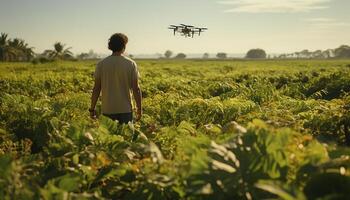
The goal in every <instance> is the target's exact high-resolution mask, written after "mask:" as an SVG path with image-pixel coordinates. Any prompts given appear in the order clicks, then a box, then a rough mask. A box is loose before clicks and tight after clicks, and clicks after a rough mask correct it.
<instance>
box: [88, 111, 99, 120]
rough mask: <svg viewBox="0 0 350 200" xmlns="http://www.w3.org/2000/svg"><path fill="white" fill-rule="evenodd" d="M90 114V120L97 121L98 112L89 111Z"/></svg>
mask: <svg viewBox="0 0 350 200" xmlns="http://www.w3.org/2000/svg"><path fill="white" fill-rule="evenodd" d="M89 112H90V118H91V119H97V115H96V110H95V109H89Z"/></svg>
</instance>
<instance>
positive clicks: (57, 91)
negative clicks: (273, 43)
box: [0, 48, 350, 200]
mask: <svg viewBox="0 0 350 200" xmlns="http://www.w3.org/2000/svg"><path fill="white" fill-rule="evenodd" d="M63 49H64V48H63ZM63 49H61V50H63ZM138 63H139V66H140V71H141V81H140V82H141V88H142V90H143V94H144V95H143V96H144V100H143V107H144V115H143V118H142V119H141V121H139V122H136V123H134V124H128V125H121V124H118V123H116V122H114V121H112V120H110V119H109V118H106V117H103V116H100V117H99V119H98V120H97V121H93V120H91V119H89V118H88V112H87V110H88V108H89V103H90V99H89V97H90V92H91V91H90V90H91V88H92V84H93V76H92V73H93V71H94V66H95V63H94V62H93V61H84V62H63V61H60V62H58V61H55V62H51V63H46V64H36V65H33V64H29V63H11V64H8V63H0V199H48V200H49V199H188V200H192V199H248V200H250V199H285V200H290V199H348V198H349V194H348V191H349V187H350V186H349V182H350V181H349V177H350V171H349V169H350V157H349V154H350V149H349V147H347V146H346V145H347V144H349V143H350V133H349V127H350V125H349V122H350V115H349V104H350V95H349V92H350V90H349V82H350V72H349V68H348V67H347V66H348V65H349V62H348V61H342V60H327V61H311V60H306V61H242V62H240V61H209V60H208V61H205V62H203V61H201V62H199V61H196V60H194V61H191V60H182V61H176V60H166V59H162V60H159V61H154V60H145V61H143V60H140V61H138ZM98 112H100V105H98Z"/></svg>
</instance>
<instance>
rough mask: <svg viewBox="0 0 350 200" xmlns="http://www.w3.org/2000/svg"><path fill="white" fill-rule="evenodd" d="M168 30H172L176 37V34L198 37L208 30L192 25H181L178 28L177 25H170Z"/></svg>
mask: <svg viewBox="0 0 350 200" xmlns="http://www.w3.org/2000/svg"><path fill="white" fill-rule="evenodd" d="M168 29H171V30H173V31H174V35H176V32H178V33H180V34H181V35H182V36H185V37H192V38H193V36H194V35H195V34H198V36H200V35H201V32H204V31H205V30H208V29H207V28H198V27H194V26H192V25H186V24H180V25H178V26H176V25H170V27H169V28H168Z"/></svg>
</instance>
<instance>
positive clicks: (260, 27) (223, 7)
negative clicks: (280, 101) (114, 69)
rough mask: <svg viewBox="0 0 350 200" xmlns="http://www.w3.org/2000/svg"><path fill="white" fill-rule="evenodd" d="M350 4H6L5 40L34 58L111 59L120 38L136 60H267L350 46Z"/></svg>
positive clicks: (0, 5)
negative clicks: (15, 41) (20, 42)
mask: <svg viewBox="0 0 350 200" xmlns="http://www.w3.org/2000/svg"><path fill="white" fill-rule="evenodd" d="M349 10H350V1H349V0H147V1H146V0H143V1H142V0H60V1H57V0H0V32H5V33H8V34H9V37H11V38H15V37H18V38H22V39H24V40H25V41H26V42H27V43H28V44H29V45H30V46H33V47H34V51H35V52H37V53H40V52H42V51H44V50H45V49H52V48H53V44H54V43H55V42H58V41H59V42H63V43H64V44H66V46H67V47H72V49H71V50H72V52H74V53H76V54H78V53H82V52H88V51H89V50H90V49H92V50H93V51H94V52H97V53H102V54H109V50H108V49H107V41H108V38H109V37H110V35H111V34H113V33H117V32H121V33H125V34H126V35H127V36H128V37H129V43H128V45H127V49H126V51H127V53H129V54H134V55H137V54H155V53H159V54H164V52H165V51H166V50H168V49H169V50H171V51H173V52H174V53H180V52H182V53H187V54H188V53H198V54H200V53H205V52H208V53H217V52H225V53H245V52H247V51H248V50H249V49H252V48H262V49H264V50H265V51H266V52H267V53H268V54H271V53H291V52H295V51H301V50H303V49H309V50H317V49H322V50H325V49H328V48H336V47H338V46H340V45H342V44H348V45H350V12H349ZM180 23H184V24H190V25H194V26H199V27H207V28H208V31H207V32H205V33H203V34H201V36H199V37H194V38H185V37H182V36H179V35H176V36H173V34H172V31H171V30H169V29H167V28H168V26H169V25H170V24H175V25H177V24H180Z"/></svg>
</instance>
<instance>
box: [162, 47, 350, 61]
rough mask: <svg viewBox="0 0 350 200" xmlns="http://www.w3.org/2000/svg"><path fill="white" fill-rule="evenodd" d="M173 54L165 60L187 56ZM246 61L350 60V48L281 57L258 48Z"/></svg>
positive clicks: (221, 55) (206, 55) (224, 56)
mask: <svg viewBox="0 0 350 200" xmlns="http://www.w3.org/2000/svg"><path fill="white" fill-rule="evenodd" d="M172 55H173V52H172V51H170V50H167V51H166V52H165V53H164V58H167V59H170V58H175V59H179V58H182V59H184V58H186V55H185V54H183V53H179V54H177V55H176V56H174V57H172ZM215 57H216V58H218V59H227V58H228V55H227V53H224V52H219V53H217V54H216V56H215ZM202 58H203V59H209V58H210V56H209V53H204V54H203V56H202ZM244 58H246V59H332V58H350V46H348V45H341V46H340V47H338V48H335V49H327V50H324V51H322V50H316V51H309V50H307V49H305V50H302V51H300V52H294V53H288V54H280V55H273V56H271V55H268V54H267V53H266V52H265V50H263V49H260V48H256V49H250V50H249V51H248V52H247V53H246V54H245V57H244Z"/></svg>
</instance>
